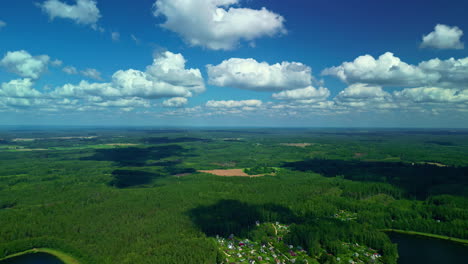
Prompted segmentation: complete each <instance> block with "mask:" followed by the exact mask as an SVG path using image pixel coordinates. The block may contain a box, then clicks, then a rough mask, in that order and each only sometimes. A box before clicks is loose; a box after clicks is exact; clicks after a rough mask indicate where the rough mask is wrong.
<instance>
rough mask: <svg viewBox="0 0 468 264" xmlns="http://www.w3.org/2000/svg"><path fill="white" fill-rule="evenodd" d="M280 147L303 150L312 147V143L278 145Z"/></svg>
mask: <svg viewBox="0 0 468 264" xmlns="http://www.w3.org/2000/svg"><path fill="white" fill-rule="evenodd" d="M280 145H281V146H288V147H298V148H305V147H307V146H311V145H313V144H312V143H280Z"/></svg>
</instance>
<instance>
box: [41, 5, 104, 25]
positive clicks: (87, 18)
mask: <svg viewBox="0 0 468 264" xmlns="http://www.w3.org/2000/svg"><path fill="white" fill-rule="evenodd" d="M39 6H40V7H41V8H42V10H43V11H44V12H45V13H47V14H48V15H49V17H50V19H54V18H56V17H59V18H67V19H71V20H73V21H75V23H77V24H82V25H91V26H93V28H94V29H100V28H99V27H97V25H96V23H97V22H98V20H99V18H100V17H101V14H100V12H99V9H98V8H97V3H96V1H95V0H76V4H74V5H69V4H67V3H64V2H61V1H59V0H47V1H45V2H44V3H42V4H39Z"/></svg>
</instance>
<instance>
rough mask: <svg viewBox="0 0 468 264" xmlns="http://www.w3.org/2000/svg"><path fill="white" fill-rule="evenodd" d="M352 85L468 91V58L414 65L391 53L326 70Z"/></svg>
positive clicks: (364, 58) (424, 62)
mask: <svg viewBox="0 0 468 264" xmlns="http://www.w3.org/2000/svg"><path fill="white" fill-rule="evenodd" d="M322 74H324V75H334V76H336V77H338V78H339V79H341V80H342V81H344V82H346V83H348V84H354V83H368V84H373V85H380V86H403V87H405V86H406V87H411V86H413V87H418V86H444V87H445V86H447V87H448V86H456V87H460V86H462V87H465V88H468V58H462V59H454V58H450V59H447V60H440V59H437V58H436V59H432V60H429V61H423V62H421V63H419V64H418V65H410V64H407V63H405V62H403V61H401V60H400V58H398V57H395V56H394V55H393V54H392V53H390V52H387V53H385V54H383V55H381V56H380V57H379V58H378V59H374V57H372V56H370V55H364V56H359V57H358V58H356V59H355V60H354V61H353V62H344V63H343V64H341V65H340V66H337V67H331V68H328V69H325V70H324V71H323V72H322Z"/></svg>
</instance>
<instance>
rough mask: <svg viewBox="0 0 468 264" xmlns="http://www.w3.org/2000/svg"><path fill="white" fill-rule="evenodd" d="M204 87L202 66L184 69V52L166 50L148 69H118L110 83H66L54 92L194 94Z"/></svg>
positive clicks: (84, 94) (78, 95)
mask: <svg viewBox="0 0 468 264" xmlns="http://www.w3.org/2000/svg"><path fill="white" fill-rule="evenodd" d="M204 91H205V85H204V82H203V77H202V76H201V73H200V70H198V69H185V59H184V58H183V56H182V55H181V54H174V53H172V52H169V51H166V52H164V53H162V54H159V55H158V56H157V57H156V58H155V59H154V61H153V64H152V65H151V66H148V67H147V70H146V72H142V71H138V70H133V69H130V70H119V71H117V72H115V73H114V74H113V75H112V81H111V82H110V83H89V82H87V81H81V82H80V83H79V84H78V85H72V84H66V85H64V86H62V87H59V88H57V89H56V90H55V91H54V92H53V94H54V96H65V97H76V98H83V97H87V96H100V97H107V98H110V97H140V98H148V99H155V98H161V97H191V96H193V95H194V94H196V93H201V92H204Z"/></svg>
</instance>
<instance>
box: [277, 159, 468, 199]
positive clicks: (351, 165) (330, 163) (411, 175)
mask: <svg viewBox="0 0 468 264" xmlns="http://www.w3.org/2000/svg"><path fill="white" fill-rule="evenodd" d="M283 166H284V167H286V168H291V169H294V170H299V171H313V172H315V173H319V174H321V175H323V176H326V177H339V176H342V177H344V178H345V179H349V180H353V181H375V182H385V183H390V184H394V185H396V186H398V187H401V188H403V189H404V190H405V191H406V193H407V194H408V195H409V196H414V197H417V198H418V199H423V200H424V199H426V198H427V197H428V196H430V195H437V194H452V195H464V196H467V195H468V167H440V166H436V165H429V164H414V163H413V164H409V163H401V162H364V161H345V160H324V159H312V160H305V161H298V162H287V163H284V165H283Z"/></svg>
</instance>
